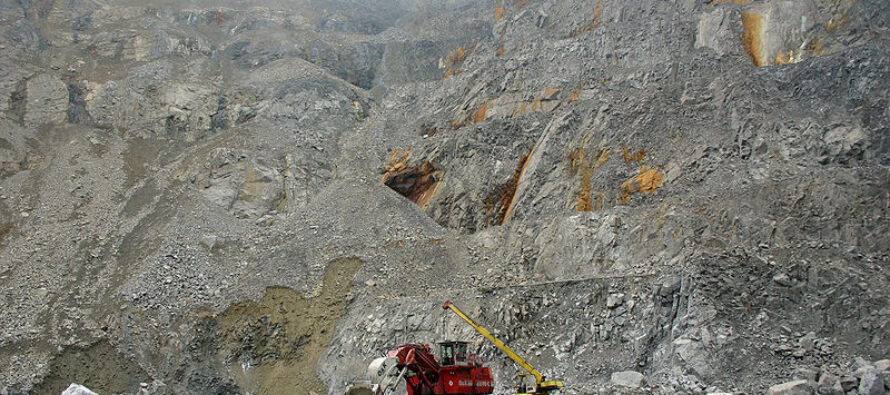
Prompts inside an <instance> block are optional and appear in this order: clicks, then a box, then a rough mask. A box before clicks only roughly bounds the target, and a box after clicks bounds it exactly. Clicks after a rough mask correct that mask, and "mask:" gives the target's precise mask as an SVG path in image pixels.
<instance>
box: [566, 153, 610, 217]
mask: <svg viewBox="0 0 890 395" xmlns="http://www.w3.org/2000/svg"><path fill="white" fill-rule="evenodd" d="M610 152H611V150H610V149H608V148H606V149H602V150H600V151H599V153H597V155H596V162H594V163H591V161H592V159H593V157H590V156H589V155H588V153H587V150H586V149H584V148H582V147H578V148H575V149H574V150H572V152H571V153H570V154H569V174H570V175H572V176H575V175H577V176H578V178H579V188H578V189H579V190H578V198H577V199H576V200H575V209H576V210H578V211H593V210H601V209H602V208H603V195H604V194H603V193H600V194H599V197H598V198H597V200H596V202H594V200H593V198H592V195H593V185H592V182H591V179H590V178H591V177H592V176H593V172H594V171H596V169H598V168H599V167H600V166H602V165H603V164H604V163H606V161H608V160H609V153H610Z"/></svg>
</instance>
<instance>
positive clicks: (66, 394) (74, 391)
mask: <svg viewBox="0 0 890 395" xmlns="http://www.w3.org/2000/svg"><path fill="white" fill-rule="evenodd" d="M61 395H99V394H97V393H95V392H93V391H90V389H89V388H87V387H84V386H82V385H80V384H74V383H71V385H69V386H68V388H66V389H65V390H64V391H62V394H61Z"/></svg>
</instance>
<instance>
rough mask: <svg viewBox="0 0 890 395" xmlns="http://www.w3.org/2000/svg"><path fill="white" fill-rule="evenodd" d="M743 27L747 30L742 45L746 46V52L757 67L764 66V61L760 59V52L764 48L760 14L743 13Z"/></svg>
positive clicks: (743, 35)
mask: <svg viewBox="0 0 890 395" xmlns="http://www.w3.org/2000/svg"><path fill="white" fill-rule="evenodd" d="M742 26H743V27H744V29H745V32H744V34H742V45H744V46H745V52H747V53H748V56H749V57H751V62H752V63H754V65H755V66H757V67H760V66H763V59H761V57H760V51H761V48H762V46H763V45H762V42H761V36H762V35H763V18H762V17H761V16H760V14H756V13H753V12H743V13H742Z"/></svg>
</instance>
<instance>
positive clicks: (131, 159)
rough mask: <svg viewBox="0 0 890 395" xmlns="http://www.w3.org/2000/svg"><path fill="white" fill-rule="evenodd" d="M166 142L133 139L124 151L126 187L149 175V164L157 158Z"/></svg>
mask: <svg viewBox="0 0 890 395" xmlns="http://www.w3.org/2000/svg"><path fill="white" fill-rule="evenodd" d="M163 146H164V144H163V143H161V142H160V141H158V140H154V139H133V140H131V141H130V142H129V143H128V145H127V150H126V151H124V153H123V155H122V156H123V160H124V174H126V177H127V178H126V182H125V183H124V187H125V188H129V187H132V186H133V185H135V184H136V183H137V182H138V181H139V180H142V179H145V177H147V176H148V172H149V170H148V169H149V164H150V163H152V162H153V161H154V160H155V159H157V157H158V155H159V154H160V152H161V149H162V148H163Z"/></svg>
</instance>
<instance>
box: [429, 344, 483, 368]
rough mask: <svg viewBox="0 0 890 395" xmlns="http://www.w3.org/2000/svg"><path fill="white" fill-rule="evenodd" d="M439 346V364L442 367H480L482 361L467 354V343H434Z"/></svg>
mask: <svg viewBox="0 0 890 395" xmlns="http://www.w3.org/2000/svg"><path fill="white" fill-rule="evenodd" d="M436 344H437V345H438V346H439V355H438V357H439V364H440V365H442V366H443V367H444V366H482V361H481V360H480V359H479V358H478V357H477V356H476V354H471V353H468V352H467V348H468V346H469V343H468V342H462V341H444V342H438V343H436Z"/></svg>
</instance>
